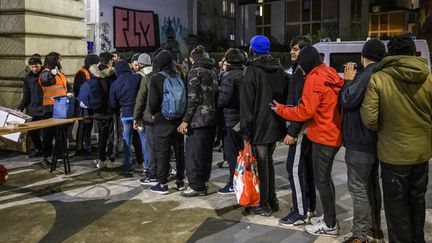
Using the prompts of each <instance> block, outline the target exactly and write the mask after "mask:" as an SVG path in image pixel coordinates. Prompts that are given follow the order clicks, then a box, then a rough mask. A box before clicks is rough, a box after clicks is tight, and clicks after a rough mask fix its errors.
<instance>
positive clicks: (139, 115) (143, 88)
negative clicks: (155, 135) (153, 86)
mask: <svg viewBox="0 0 432 243" xmlns="http://www.w3.org/2000/svg"><path fill="white" fill-rule="evenodd" d="M153 75H154V72H153V71H151V72H150V73H147V74H145V76H143V77H142V79H141V84H140V89H139V91H138V95H137V98H136V103H135V108H134V120H137V121H143V122H144V124H145V125H153V122H154V118H153V116H152V115H151V114H150V107H149V102H148V96H149V89H150V78H151V76H153Z"/></svg>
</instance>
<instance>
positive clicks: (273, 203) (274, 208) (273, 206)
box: [269, 198, 279, 213]
mask: <svg viewBox="0 0 432 243" xmlns="http://www.w3.org/2000/svg"><path fill="white" fill-rule="evenodd" d="M269 206H270V210H271V211H272V213H275V212H277V211H279V200H277V198H275V199H272V200H270V201H269Z"/></svg>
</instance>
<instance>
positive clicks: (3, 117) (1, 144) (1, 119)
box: [0, 106, 32, 152]
mask: <svg viewBox="0 0 432 243" xmlns="http://www.w3.org/2000/svg"><path fill="white" fill-rule="evenodd" d="M31 119H32V117H31V116H29V115H27V114H24V113H22V112H20V111H16V110H13V109H9V108H6V107H3V106H0V127H4V126H6V125H7V123H8V122H11V121H16V122H18V123H19V124H22V123H25V122H28V121H31ZM22 137H23V136H22V133H20V132H17V133H12V134H7V135H2V136H1V137H0V149H8V150H16V151H23V152H25V151H26V150H27V143H26V139H24V137H23V138H22Z"/></svg>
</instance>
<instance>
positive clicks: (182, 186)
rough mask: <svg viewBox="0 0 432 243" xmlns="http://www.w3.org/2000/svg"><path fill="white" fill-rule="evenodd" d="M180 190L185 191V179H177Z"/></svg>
mask: <svg viewBox="0 0 432 243" xmlns="http://www.w3.org/2000/svg"><path fill="white" fill-rule="evenodd" d="M175 184H176V186H177V190H178V191H184V190H185V189H186V187H185V183H184V181H176V183H175Z"/></svg>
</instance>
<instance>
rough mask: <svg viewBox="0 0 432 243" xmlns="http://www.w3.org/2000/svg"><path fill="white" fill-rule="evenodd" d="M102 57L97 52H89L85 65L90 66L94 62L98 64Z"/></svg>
mask: <svg viewBox="0 0 432 243" xmlns="http://www.w3.org/2000/svg"><path fill="white" fill-rule="evenodd" d="M99 61H100V58H99V56H98V55H96V54H88V55H87V56H86V57H85V59H84V67H90V66H91V65H93V64H98V63H99Z"/></svg>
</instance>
